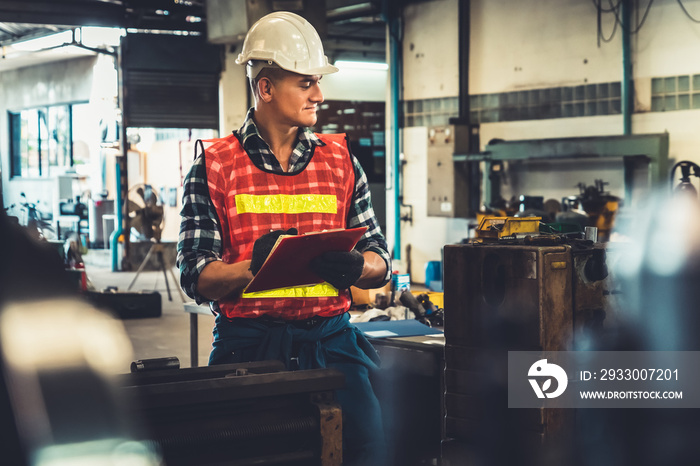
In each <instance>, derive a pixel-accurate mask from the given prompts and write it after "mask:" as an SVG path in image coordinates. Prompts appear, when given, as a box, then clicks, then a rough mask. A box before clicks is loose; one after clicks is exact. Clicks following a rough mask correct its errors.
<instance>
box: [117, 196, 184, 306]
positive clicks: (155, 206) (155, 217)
mask: <svg viewBox="0 0 700 466" xmlns="http://www.w3.org/2000/svg"><path fill="white" fill-rule="evenodd" d="M127 207H128V212H129V226H130V228H131V231H132V234H133V233H135V234H136V235H137V236H138V237H139V239H140V240H145V241H152V240H155V242H154V243H153V244H152V245H151V248H150V249H149V250H148V253H147V254H146V257H145V258H144V259H143V261H142V262H141V265H140V266H139V269H138V270H137V271H136V276H134V279H133V280H132V281H131V283H130V284H129V287H128V288H127V290H131V287H132V286H134V283H136V280H137V279H138V278H139V275H141V272H142V271H143V269H144V267H145V266H146V264H147V263H148V260H149V259H150V258H151V256H153V255H155V258H156V260H157V262H158V264H159V266H160V270H161V271H162V272H163V277H164V278H165V288H166V289H167V290H168V299H169V300H170V301H172V300H173V298H172V296H171V294H170V285H169V283H168V272H170V277H171V278H172V280H173V283H174V284H175V289H176V290H178V292H179V293H180V298H181V299H182V302H183V303H184V302H185V296H184V295H183V294H182V290H180V288H179V287H178V286H177V283H178V280H177V278H176V277H175V275H174V274H173V271H172V267H171V266H170V265H169V264H166V262H165V258H164V256H163V251H164V249H163V248H164V245H163V243H161V242H160V237H161V234H162V233H163V226H164V224H165V216H164V215H163V205H162V204H161V202H160V200H159V199H158V196H157V195H156V193H155V191H153V188H151V185H148V184H137V185H135V186H133V187H131V188H130V189H129V192H128V195H127Z"/></svg>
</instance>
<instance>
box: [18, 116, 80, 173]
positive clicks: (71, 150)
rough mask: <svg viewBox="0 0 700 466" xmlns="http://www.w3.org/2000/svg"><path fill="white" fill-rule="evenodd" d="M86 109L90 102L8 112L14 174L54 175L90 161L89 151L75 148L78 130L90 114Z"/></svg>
mask: <svg viewBox="0 0 700 466" xmlns="http://www.w3.org/2000/svg"><path fill="white" fill-rule="evenodd" d="M87 110H88V104H83V103H79V104H64V105H52V106H48V107H38V108H31V109H25V110H21V111H19V112H9V115H8V116H9V118H8V119H9V122H10V153H11V166H10V173H11V176H16V177H27V178H38V177H51V176H55V175H58V174H63V173H65V171H66V169H67V168H70V167H73V166H74V165H79V164H84V163H87V161H88V154H87V153H86V151H82V150H78V151H76V149H75V141H76V133H75V131H76V129H77V131H78V133H79V132H80V130H79V128H81V127H83V125H81V122H84V121H85V120H86V119H88V118H90V117H89V115H88V114H87ZM78 136H79V135H78ZM77 139H82V138H81V137H78V138H77Z"/></svg>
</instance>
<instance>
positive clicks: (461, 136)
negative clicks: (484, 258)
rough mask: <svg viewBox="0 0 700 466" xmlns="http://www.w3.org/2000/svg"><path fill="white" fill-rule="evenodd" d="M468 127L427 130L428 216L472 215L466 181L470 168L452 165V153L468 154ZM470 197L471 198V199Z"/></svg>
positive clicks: (465, 216)
mask: <svg viewBox="0 0 700 466" xmlns="http://www.w3.org/2000/svg"><path fill="white" fill-rule="evenodd" d="M469 139H470V128H469V126H467V125H447V126H433V127H429V128H428V216H429V217H461V218H469V217H471V216H473V215H474V214H473V212H472V210H473V209H472V208H470V205H471V202H470V192H469V185H470V183H469V180H470V178H471V176H472V173H471V172H472V170H473V167H472V166H471V165H470V164H468V163H464V162H455V161H454V155H455V154H467V153H469ZM472 197H473V196H472Z"/></svg>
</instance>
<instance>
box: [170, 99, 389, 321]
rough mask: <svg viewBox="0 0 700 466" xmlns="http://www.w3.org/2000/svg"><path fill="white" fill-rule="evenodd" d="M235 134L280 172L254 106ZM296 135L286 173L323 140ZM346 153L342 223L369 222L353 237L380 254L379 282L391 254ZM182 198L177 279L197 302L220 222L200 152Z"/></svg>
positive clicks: (219, 249) (218, 244) (259, 160)
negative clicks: (347, 190) (346, 200)
mask: <svg viewBox="0 0 700 466" xmlns="http://www.w3.org/2000/svg"><path fill="white" fill-rule="evenodd" d="M234 134H235V135H236V137H237V138H238V139H239V141H241V145H242V146H243V147H244V148H245V151H246V152H247V154H248V156H249V157H250V159H251V160H252V162H253V163H254V164H255V165H256V166H257V167H259V168H261V169H265V170H269V171H274V172H276V173H283V170H282V166H281V165H280V163H279V162H278V161H277V159H276V158H275V156H274V154H273V153H272V151H271V150H270V147H269V146H268V144H267V143H266V142H265V141H264V140H263V139H262V137H261V136H260V133H259V132H258V128H257V127H256V126H255V122H254V121H253V109H250V110H249V111H248V114H247V115H246V119H245V122H244V123H243V126H242V127H241V128H240V129H239V130H238V131H234ZM297 137H298V140H297V144H296V146H295V147H294V151H293V152H292V155H291V157H290V159H289V173H295V172H297V171H299V170H301V169H303V168H304V167H305V166H306V162H307V161H308V159H309V157H311V153H312V149H313V148H314V147H315V146H321V145H324V143H323V141H321V140H320V139H319V138H318V136H316V135H315V134H314V132H313V131H311V130H310V129H308V128H302V129H300V130H299V133H298V136H297ZM351 157H352V163H353V167H354V168H355V189H354V194H353V205H352V207H351V208H350V213H349V214H348V219H347V226H348V228H355V227H361V226H366V227H368V228H369V229H368V230H367V232H366V233H365V234H364V236H363V237H362V239H361V240H360V241H359V242H358V243H357V246H356V249H357V250H358V251H360V252H365V251H373V252H375V253H377V254H379V256H381V258H382V259H384V261H385V262H386V265H387V267H386V269H387V272H386V275H385V277H384V281H383V284H386V283H387V282H388V281H389V279H390V278H391V257H390V256H389V252H388V248H387V244H386V240H385V239H384V236H383V235H382V232H381V229H380V228H379V224H378V223H377V218H376V217H375V215H374V209H373V208H372V200H371V198H370V193H369V185H368V183H367V176H366V175H365V172H364V170H363V169H362V167H361V166H360V163H359V162H358V161H357V159H356V158H355V156H353V155H351ZM182 204H183V205H182V210H181V212H180V215H181V216H182V221H181V223H180V238H179V242H178V245H177V264H178V267H179V268H180V285H181V286H182V289H183V290H184V291H185V293H187V295H188V296H189V297H191V298H192V299H194V300H195V301H196V302H197V303H198V304H199V303H202V302H206V301H208V299H206V298H204V297H203V296H201V295H200V294H198V293H197V280H198V279H199V274H200V273H201V272H202V270H203V269H204V267H205V266H206V265H207V264H209V262H212V261H216V260H221V257H222V253H223V246H222V241H221V225H220V224H219V220H218V216H217V214H216V210H215V208H214V205H213V204H212V202H211V199H210V197H209V187H208V185H207V171H206V165H205V163H204V158H203V157H202V156H201V155H200V156H199V157H197V158H196V160H195V161H194V164H193V165H192V168H191V169H190V172H189V173H188V174H187V177H186V178H185V183H184V193H183V200H182ZM213 306H214V307H213V310H214V311H218V309H217V307H218V306H217V305H216V303H215V302H214V303H213Z"/></svg>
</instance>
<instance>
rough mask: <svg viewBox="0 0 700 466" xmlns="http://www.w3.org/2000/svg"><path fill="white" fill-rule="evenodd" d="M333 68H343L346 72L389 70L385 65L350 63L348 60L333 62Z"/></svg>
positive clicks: (367, 62)
mask: <svg viewBox="0 0 700 466" xmlns="http://www.w3.org/2000/svg"><path fill="white" fill-rule="evenodd" d="M335 66H337V67H338V68H343V69H347V70H379V71H386V70H388V69H389V65H387V64H386V63H378V62H370V61H350V60H338V61H336V62H335Z"/></svg>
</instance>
